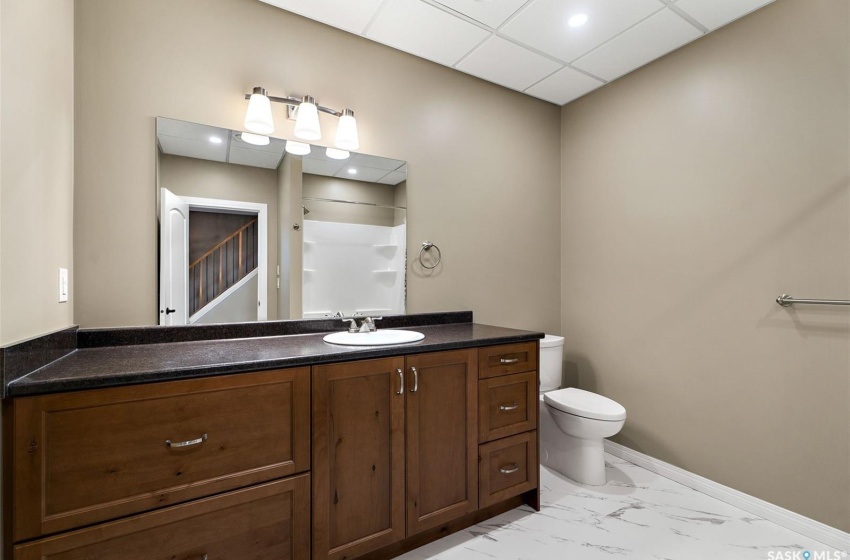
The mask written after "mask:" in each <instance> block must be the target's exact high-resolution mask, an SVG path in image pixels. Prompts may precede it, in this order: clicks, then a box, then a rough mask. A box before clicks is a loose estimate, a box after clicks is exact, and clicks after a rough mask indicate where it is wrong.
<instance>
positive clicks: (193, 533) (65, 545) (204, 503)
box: [15, 475, 310, 560]
mask: <svg viewBox="0 0 850 560" xmlns="http://www.w3.org/2000/svg"><path fill="white" fill-rule="evenodd" d="M309 557H310V475H301V476H296V477H294V478H289V479H286V480H280V481H277V482H271V483H268V484H263V485H260V486H254V487H251V488H248V489H244V490H236V491H233V492H230V493H227V494H222V495H220V496H216V497H214V498H206V499H203V500H198V501H195V502H191V503H188V504H182V505H179V506H174V507H170V508H166V509H161V510H158V511H155V512H151V513H146V514H142V515H137V516H135V517H130V518H127V519H123V520H121V521H116V522H112V523H105V524H103V525H97V526H95V527H90V528H87V529H82V530H79V531H74V532H71V533H65V534H63V535H60V536H57V537H51V538H47V539H42V540H39V541H35V542H32V543H29V544H25V545H20V546H17V547H15V560H89V559H91V560H95V559H96V560H168V559H176V558H179V559H185V560H201V559H202V558H205V559H208V560H244V559H246V558H255V559H263V560H290V559H292V560H307V559H308V558H309Z"/></svg>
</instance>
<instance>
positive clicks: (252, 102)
mask: <svg viewBox="0 0 850 560" xmlns="http://www.w3.org/2000/svg"><path fill="white" fill-rule="evenodd" d="M258 90H259V91H258ZM265 91H266V90H264V89H263V88H254V93H252V94H251V99H249V100H248V110H247V111H246V112H245V129H246V130H250V131H251V132H255V133H257V134H271V133H273V132H274V118H273V117H272V102H271V101H269V98H268V97H266V95H265Z"/></svg>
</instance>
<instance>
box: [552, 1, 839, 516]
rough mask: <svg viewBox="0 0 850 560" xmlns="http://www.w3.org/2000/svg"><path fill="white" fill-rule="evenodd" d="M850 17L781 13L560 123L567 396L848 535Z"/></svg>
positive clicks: (653, 450)
mask: <svg viewBox="0 0 850 560" xmlns="http://www.w3.org/2000/svg"><path fill="white" fill-rule="evenodd" d="M848 39H850V35H848V3H847V2H835V1H834V0H811V1H808V2H800V1H799V0H778V1H777V2H776V3H775V4H773V5H771V6H768V7H767V8H765V9H764V10H761V11H759V12H757V13H756V14H754V15H752V16H750V17H747V18H745V19H743V20H741V21H739V22H737V23H734V24H732V25H730V26H729V27H727V28H724V29H721V30H719V31H717V32H716V33H713V34H711V35H709V36H708V37H706V38H704V39H701V40H700V41H698V42H696V43H694V44H692V45H690V46H688V47H685V48H684V49H682V50H680V51H677V52H675V53H673V54H672V55H670V56H667V57H665V58H663V59H661V60H660V61H658V62H656V63H654V64H651V65H650V66H648V67H646V68H644V69H642V70H640V71H638V72H636V73H634V74H632V75H629V76H626V77H625V78H623V79H621V80H618V81H616V82H614V83H613V84H611V85H609V86H606V87H605V88H602V89H601V90H599V91H597V92H595V93H593V94H591V95H589V96H586V97H584V98H582V99H580V100H578V101H577V102H575V103H572V104H569V105H567V106H566V107H564V109H563V112H562V142H563V144H562V178H563V179H562V181H563V200H562V209H563V212H562V220H563V222H562V224H563V225H562V239H561V243H562V278H563V281H562V296H561V297H562V302H563V305H562V324H563V334H564V335H565V336H566V349H567V358H566V359H567V362H568V366H569V368H568V381H575V380H576V377H577V380H578V384H579V386H580V387H582V388H585V389H589V390H594V391H598V392H600V393H602V394H604V395H606V396H609V397H612V398H614V399H616V400H617V401H619V402H621V403H622V404H623V405H624V406H625V407H626V409H627V410H628V414H629V418H628V420H627V421H626V425H625V428H624V429H623V431H622V435H621V436H620V437H619V438H618V441H619V442H620V443H623V444H624V445H627V446H629V447H632V448H634V449H637V450H639V451H642V452H644V453H648V454H649V455H651V456H653V457H657V458H659V459H662V460H665V461H669V462H671V463H673V464H675V465H678V466H681V467H683V468H685V469H688V470H690V471H693V472H696V473H697V474H700V475H703V476H706V477H708V478H709V479H712V480H716V481H718V482H721V483H723V484H727V485H729V486H731V487H733V488H736V489H739V490H741V491H744V492H746V493H749V494H752V495H755V496H758V497H760V498H763V499H765V500H768V501H770V502H773V503H776V504H779V505H780V506H784V507H786V508H789V509H791V510H794V511H796V512H799V513H801V514H803V515H806V516H810V517H813V518H815V519H817V520H820V521H823V522H825V523H828V524H831V525H833V526H835V527H838V528H839V529H843V530H845V531H847V530H850V450H848V445H850V408H848V405H847V403H848V401H850V374H849V373H848V372H850V342H848V336H849V335H850V315H848V313H847V311H846V310H844V309H840V308H815V307H811V306H810V307H805V306H800V307H799V308H796V309H793V310H786V309H783V308H780V307H779V306H778V305H776V303H774V301H773V300H774V298H776V297H777V296H778V295H779V294H781V293H783V292H788V293H790V294H793V295H795V296H797V297H815V298H816V297H843V298H847V297H850V192H848V176H849V175H850V167H848V155H850V152H848V148H849V147H850V146H848V125H850V115H848V99H850V89H848V74H849V72H848V71H850V49H849V48H848V46H850V43H848Z"/></svg>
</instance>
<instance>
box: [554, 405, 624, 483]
mask: <svg viewBox="0 0 850 560" xmlns="http://www.w3.org/2000/svg"><path fill="white" fill-rule="evenodd" d="M541 404H542V403H541ZM603 441H604V440H603V439H602V438H599V439H592V440H590V439H579V438H577V437H573V436H571V435H569V434H566V433H564V432H563V431H562V430H561V429H560V428H558V426H557V425H556V424H555V421H554V420H553V419H552V417H551V416H550V415H549V411H548V410H546V408H545V406H541V410H540V459H541V461H540V462H541V464H543V465H545V466H546V467H549V468H550V469H552V470H554V471H556V472H558V473H560V474H562V475H564V476H566V477H567V478H571V479H572V480H574V481H576V482H578V483H579V484H587V485H588V486H602V485H604V484H605V483H606V482H607V478H606V475H605V448H604V445H603Z"/></svg>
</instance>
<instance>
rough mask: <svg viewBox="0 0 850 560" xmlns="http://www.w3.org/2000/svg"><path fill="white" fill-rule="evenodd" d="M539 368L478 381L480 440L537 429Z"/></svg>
mask: <svg viewBox="0 0 850 560" xmlns="http://www.w3.org/2000/svg"><path fill="white" fill-rule="evenodd" d="M537 394H538V393H537V372H536V371H529V372H526V373H516V374H514V375H504V376H501V377H491V378H489V379H484V380H481V381H479V382H478V440H479V441H480V442H481V443H484V442H487V441H493V440H495V439H500V438H503V437H507V436H512V435H514V434H519V433H522V432H527V431H529V430H536V429H537V411H538V408H539V406H538V401H537V398H538V397H537Z"/></svg>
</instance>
